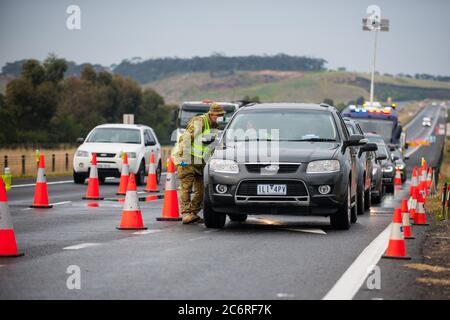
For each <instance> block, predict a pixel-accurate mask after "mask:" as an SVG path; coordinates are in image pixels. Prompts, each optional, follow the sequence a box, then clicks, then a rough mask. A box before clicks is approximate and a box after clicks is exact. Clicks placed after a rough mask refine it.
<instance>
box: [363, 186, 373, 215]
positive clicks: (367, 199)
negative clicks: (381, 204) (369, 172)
mask: <svg viewBox="0 0 450 320" xmlns="http://www.w3.org/2000/svg"><path fill="white" fill-rule="evenodd" d="M371 206H372V190H371V189H370V188H369V189H368V190H367V191H366V192H364V209H365V210H369V209H370V207H371Z"/></svg>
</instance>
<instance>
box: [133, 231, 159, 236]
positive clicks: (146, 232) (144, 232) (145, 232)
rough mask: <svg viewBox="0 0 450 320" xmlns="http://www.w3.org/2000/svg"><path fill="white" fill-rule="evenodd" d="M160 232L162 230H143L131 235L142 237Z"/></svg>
mask: <svg viewBox="0 0 450 320" xmlns="http://www.w3.org/2000/svg"><path fill="white" fill-rule="evenodd" d="M161 231H162V230H143V231H136V232H133V234H138V235H144V234H151V233H157V232H161Z"/></svg>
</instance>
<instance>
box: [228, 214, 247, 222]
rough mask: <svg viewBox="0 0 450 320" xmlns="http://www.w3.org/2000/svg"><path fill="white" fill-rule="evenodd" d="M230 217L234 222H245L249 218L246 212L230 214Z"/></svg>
mask: <svg viewBox="0 0 450 320" xmlns="http://www.w3.org/2000/svg"><path fill="white" fill-rule="evenodd" d="M228 217H229V218H230V220H231V221H234V222H244V221H245V220H247V215H246V214H229V215H228Z"/></svg>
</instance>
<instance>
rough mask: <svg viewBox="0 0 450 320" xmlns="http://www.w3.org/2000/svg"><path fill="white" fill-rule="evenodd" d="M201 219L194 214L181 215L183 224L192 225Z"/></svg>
mask: <svg viewBox="0 0 450 320" xmlns="http://www.w3.org/2000/svg"><path fill="white" fill-rule="evenodd" d="M200 219H201V218H200V217H199V216H198V215H196V214H194V213H186V214H184V215H183V224H190V223H194V222H197V221H198V220H200Z"/></svg>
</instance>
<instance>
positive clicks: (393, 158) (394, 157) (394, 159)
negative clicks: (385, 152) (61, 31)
mask: <svg viewBox="0 0 450 320" xmlns="http://www.w3.org/2000/svg"><path fill="white" fill-rule="evenodd" d="M399 159H400V158H399V157H398V156H392V160H393V161H397V160H399Z"/></svg>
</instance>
